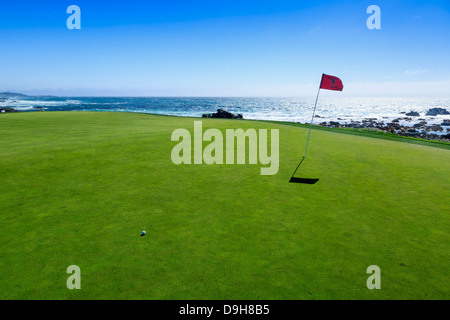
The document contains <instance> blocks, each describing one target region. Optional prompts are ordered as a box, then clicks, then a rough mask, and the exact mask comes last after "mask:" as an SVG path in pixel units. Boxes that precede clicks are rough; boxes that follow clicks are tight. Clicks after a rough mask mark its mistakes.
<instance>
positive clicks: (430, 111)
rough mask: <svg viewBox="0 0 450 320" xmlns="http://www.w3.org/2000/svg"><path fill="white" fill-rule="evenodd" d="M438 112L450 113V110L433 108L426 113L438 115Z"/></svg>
mask: <svg viewBox="0 0 450 320" xmlns="http://www.w3.org/2000/svg"><path fill="white" fill-rule="evenodd" d="M438 114H450V112H448V111H447V110H446V109H444V108H432V109H430V110H428V111H427V113H426V115H427V116H437V115H438Z"/></svg>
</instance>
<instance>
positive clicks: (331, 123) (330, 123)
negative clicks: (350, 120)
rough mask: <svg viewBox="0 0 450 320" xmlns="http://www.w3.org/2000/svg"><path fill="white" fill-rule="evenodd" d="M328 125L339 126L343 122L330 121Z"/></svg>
mask: <svg viewBox="0 0 450 320" xmlns="http://www.w3.org/2000/svg"><path fill="white" fill-rule="evenodd" d="M328 125H330V126H333V127H336V128H338V127H339V126H340V125H341V124H340V123H339V122H335V121H330V122H328Z"/></svg>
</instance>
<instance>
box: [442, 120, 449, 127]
mask: <svg viewBox="0 0 450 320" xmlns="http://www.w3.org/2000/svg"><path fill="white" fill-rule="evenodd" d="M441 126H450V120H448V119H445V120H444V122H442V123H441Z"/></svg>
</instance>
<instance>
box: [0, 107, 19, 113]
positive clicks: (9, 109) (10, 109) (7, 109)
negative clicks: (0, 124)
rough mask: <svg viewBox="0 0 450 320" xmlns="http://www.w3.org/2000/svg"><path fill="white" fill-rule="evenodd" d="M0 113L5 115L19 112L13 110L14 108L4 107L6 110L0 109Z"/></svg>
mask: <svg viewBox="0 0 450 320" xmlns="http://www.w3.org/2000/svg"><path fill="white" fill-rule="evenodd" d="M0 112H1V113H5V112H17V110H16V109H13V108H8V107H4V108H0Z"/></svg>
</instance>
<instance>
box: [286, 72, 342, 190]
mask: <svg viewBox="0 0 450 320" xmlns="http://www.w3.org/2000/svg"><path fill="white" fill-rule="evenodd" d="M320 89H326V90H335V91H342V89H344V85H343V84H342V81H341V79H339V78H338V77H335V76H330V75H328V74H325V73H322V80H321V81H320V86H319V90H317V97H316V103H315V104H314V111H313V114H312V118H311V124H310V125H309V132H308V139H307V140H306V147H305V154H304V155H303V158H302V160H301V161H300V163H299V164H298V166H297V168H295V171H294V173H293V174H292V176H291V179H290V180H289V182H298V183H309V184H314V183H316V182H317V181H319V179H304V178H295V177H294V175H295V173H296V172H297V170H298V167H300V165H301V164H302V162H303V160H305V159H306V152H307V151H308V143H309V137H310V135H311V128H312V124H313V121H314V115H315V114H316V107H317V100H318V99H319V93H320Z"/></svg>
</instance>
